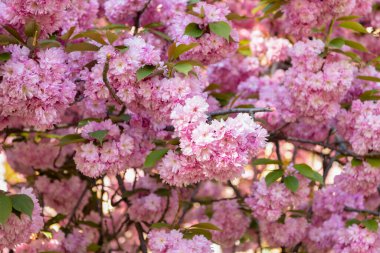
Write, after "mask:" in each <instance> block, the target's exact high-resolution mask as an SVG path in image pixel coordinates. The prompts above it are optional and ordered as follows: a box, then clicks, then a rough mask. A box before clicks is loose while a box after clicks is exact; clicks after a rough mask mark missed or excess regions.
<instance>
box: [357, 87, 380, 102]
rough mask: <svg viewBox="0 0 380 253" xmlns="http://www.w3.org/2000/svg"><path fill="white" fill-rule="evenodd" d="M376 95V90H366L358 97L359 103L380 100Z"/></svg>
mask: <svg viewBox="0 0 380 253" xmlns="http://www.w3.org/2000/svg"><path fill="white" fill-rule="evenodd" d="M378 93H379V91H378V90H367V91H365V92H363V93H362V94H361V95H360V96H359V99H360V100H361V101H371V100H375V101H376V100H380V96H379V95H378Z"/></svg>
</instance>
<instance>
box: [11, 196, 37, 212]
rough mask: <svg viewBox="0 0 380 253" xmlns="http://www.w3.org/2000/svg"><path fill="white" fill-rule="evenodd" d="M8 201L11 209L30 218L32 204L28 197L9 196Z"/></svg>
mask: <svg viewBox="0 0 380 253" xmlns="http://www.w3.org/2000/svg"><path fill="white" fill-rule="evenodd" d="M10 199H11V201H12V207H13V209H15V210H17V211H19V212H20V213H24V214H26V215H28V216H29V217H32V214H33V209H34V202H33V200H32V199H31V198H30V197H29V196H28V195H25V194H15V195H11V196H10Z"/></svg>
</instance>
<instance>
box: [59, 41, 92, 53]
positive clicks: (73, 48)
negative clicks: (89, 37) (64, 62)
mask: <svg viewBox="0 0 380 253" xmlns="http://www.w3.org/2000/svg"><path fill="white" fill-rule="evenodd" d="M98 50H99V47H97V46H95V45H94V44H91V43H88V42H82V43H69V44H67V46H66V52H68V53H71V52H85V51H92V52H96V51H98Z"/></svg>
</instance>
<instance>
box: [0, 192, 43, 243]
mask: <svg viewBox="0 0 380 253" xmlns="http://www.w3.org/2000/svg"><path fill="white" fill-rule="evenodd" d="M18 194H26V195H28V196H29V197H30V198H31V199H32V200H33V203H34V209H33V213H32V217H29V216H28V215H26V214H21V215H20V217H18V216H17V215H16V214H14V213H12V214H11V215H10V216H9V218H8V220H7V221H6V223H5V224H3V225H0V249H1V250H2V249H4V248H13V247H15V246H16V245H18V244H20V243H24V242H27V241H28V240H29V238H30V236H31V235H32V234H33V233H38V232H39V231H40V230H41V229H42V227H43V224H44V223H43V219H42V216H41V213H42V209H41V206H40V205H39V203H38V200H37V198H36V196H35V195H34V194H33V192H32V189H31V188H27V189H25V188H22V189H21V190H20V191H19V192H18Z"/></svg>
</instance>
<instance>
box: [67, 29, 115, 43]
mask: <svg viewBox="0 0 380 253" xmlns="http://www.w3.org/2000/svg"><path fill="white" fill-rule="evenodd" d="M80 38H89V39H92V40H93V41H96V42H98V43H99V44H103V45H107V42H105V40H104V39H103V37H102V35H101V34H100V33H98V32H97V31H95V30H90V31H84V32H81V33H78V34H77V35H75V36H74V37H73V40H75V39H80ZM111 44H112V43H111Z"/></svg>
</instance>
